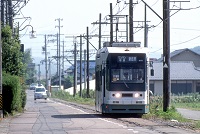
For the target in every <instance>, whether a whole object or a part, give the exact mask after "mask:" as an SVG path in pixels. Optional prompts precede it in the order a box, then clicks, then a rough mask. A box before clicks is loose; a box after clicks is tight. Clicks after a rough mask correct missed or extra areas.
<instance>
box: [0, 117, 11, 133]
mask: <svg viewBox="0 0 200 134" xmlns="http://www.w3.org/2000/svg"><path fill="white" fill-rule="evenodd" d="M11 119H12V118H11V117H7V118H3V119H2V118H0V134H7V133H8V130H9V125H10V122H11Z"/></svg>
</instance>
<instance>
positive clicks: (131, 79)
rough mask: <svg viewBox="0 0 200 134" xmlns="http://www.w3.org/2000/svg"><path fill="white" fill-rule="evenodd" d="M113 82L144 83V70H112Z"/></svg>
mask: <svg viewBox="0 0 200 134" xmlns="http://www.w3.org/2000/svg"><path fill="white" fill-rule="evenodd" d="M111 78H112V79H111V81H112V82H114V83H115V82H119V83H121V82H124V81H126V82H128V83H143V82H144V69H112V70H111Z"/></svg>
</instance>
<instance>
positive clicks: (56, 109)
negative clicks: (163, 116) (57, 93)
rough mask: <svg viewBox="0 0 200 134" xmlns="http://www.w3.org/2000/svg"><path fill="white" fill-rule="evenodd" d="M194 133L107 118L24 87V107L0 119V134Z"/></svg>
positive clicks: (153, 124) (170, 127)
mask: <svg viewBox="0 0 200 134" xmlns="http://www.w3.org/2000/svg"><path fill="white" fill-rule="evenodd" d="M80 133H81V134H82V133H87V134H133V133H139V134H194V133H196V132H193V131H189V130H185V129H182V128H177V127H173V126H166V125H163V124H160V123H155V122H151V121H148V120H144V119H140V118H132V117H130V118H129V117H128V118H125V119H122V118H121V119H119V118H118V119H116V118H110V117H107V116H102V115H100V114H99V113H94V112H90V111H89V110H84V109H82V108H79V107H76V106H73V105H68V104H64V103H60V102H55V101H52V100H49V99H48V100H36V101H35V100H34V98H33V91H30V90H28V91H27V104H26V111H25V112H24V113H22V114H19V115H17V116H15V117H13V118H6V119H4V120H3V121H1V122H0V134H80Z"/></svg>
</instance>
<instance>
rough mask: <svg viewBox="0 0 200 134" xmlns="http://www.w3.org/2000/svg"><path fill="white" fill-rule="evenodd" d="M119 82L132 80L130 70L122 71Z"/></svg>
mask: <svg viewBox="0 0 200 134" xmlns="http://www.w3.org/2000/svg"><path fill="white" fill-rule="evenodd" d="M121 80H132V69H122V79H121Z"/></svg>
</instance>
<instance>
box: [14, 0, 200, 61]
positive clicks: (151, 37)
mask: <svg viewBox="0 0 200 134" xmlns="http://www.w3.org/2000/svg"><path fill="white" fill-rule="evenodd" d="M118 1H119V3H117V0H30V1H29V2H28V3H27V5H26V7H24V8H23V9H22V12H21V14H20V16H21V17H23V16H24V17H31V20H27V21H26V22H25V23H24V24H23V26H21V29H22V28H23V27H24V26H25V25H28V24H30V25H32V26H33V28H34V30H35V31H36V33H37V38H35V39H30V38H29V36H28V35H29V32H30V31H31V28H30V27H29V28H28V27H27V29H25V30H23V31H21V32H20V35H21V37H20V40H21V42H22V43H24V44H25V49H26V48H31V49H32V56H33V57H41V56H42V57H44V55H42V46H44V35H45V34H47V35H48V34H56V33H57V32H58V28H55V26H58V21H55V19H58V18H61V19H63V21H61V26H62V28H61V34H63V35H62V36H61V41H62V40H64V41H65V50H72V49H73V41H74V40H73V39H72V38H66V36H78V35H80V34H85V33H86V27H89V33H90V34H92V35H94V34H98V32H99V31H98V25H92V24H91V23H92V22H96V21H98V19H99V13H101V14H102V22H103V21H105V18H106V16H107V15H109V12H110V3H113V14H119V15H128V10H129V6H128V4H125V2H126V3H129V0H118ZM133 1H134V2H138V4H136V5H134V18H133V19H134V21H144V4H143V2H141V0H133ZM144 1H145V2H146V3H147V4H148V5H149V6H151V8H152V9H153V10H155V11H156V12H157V13H158V14H159V15H160V16H161V17H162V1H163V0H144ZM180 6H181V8H182V9H189V8H190V10H180V11H178V12H177V10H171V12H170V14H171V15H172V16H171V18H170V21H171V23H170V26H171V37H170V38H171V41H170V42H171V47H170V48H171V52H172V51H174V50H176V49H182V48H193V47H196V46H200V8H196V7H199V6H200V0H191V1H190V2H184V3H181V4H180V3H179V2H177V3H172V2H171V3H170V7H171V9H178V8H180ZM176 12H177V13H176ZM17 17H19V16H17ZM107 18H108V17H107ZM15 21H16V22H17V21H20V23H22V20H21V19H20V20H17V19H16V20H15ZM147 21H150V22H148V25H149V26H151V28H149V31H148V46H149V49H150V57H152V58H160V55H161V54H162V51H163V50H162V42H163V41H162V26H163V23H160V22H161V20H160V19H159V18H158V17H157V16H156V15H155V14H154V13H153V12H152V11H151V10H149V9H148V8H147ZM108 22H109V21H108ZM119 22H125V19H120V20H119ZM159 23H160V24H159ZM158 24H159V25H158ZM134 26H142V23H135V22H134ZM154 26H155V27H154ZM120 28H121V29H120ZM119 30H121V31H123V30H125V29H124V26H122V25H120V26H119ZM134 31H135V32H136V31H137V32H136V33H135V34H134V41H140V42H141V43H142V46H143V40H144V29H140V28H137V29H134ZM102 34H104V35H105V34H107V35H108V34H109V25H102ZM122 34H124V33H121V32H118V35H122ZM114 35H115V33H114ZM51 39H52V38H50V37H49V38H48V40H51ZM118 40H119V41H125V40H124V38H118ZM77 41H78V42H79V39H78V38H77ZM102 41H109V38H108V39H105V38H104V39H102ZM90 42H91V43H92V44H93V45H94V46H95V47H96V48H98V38H96V37H93V38H92V39H91V40H90ZM55 45H56V44H55V43H54V44H53V43H48V46H49V47H48V51H50V54H49V56H54V55H55V48H56V46H55ZM85 45H86V44H84V46H85ZM90 48H91V49H94V48H92V46H90ZM68 54H69V53H68ZM66 55H67V53H66Z"/></svg>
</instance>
